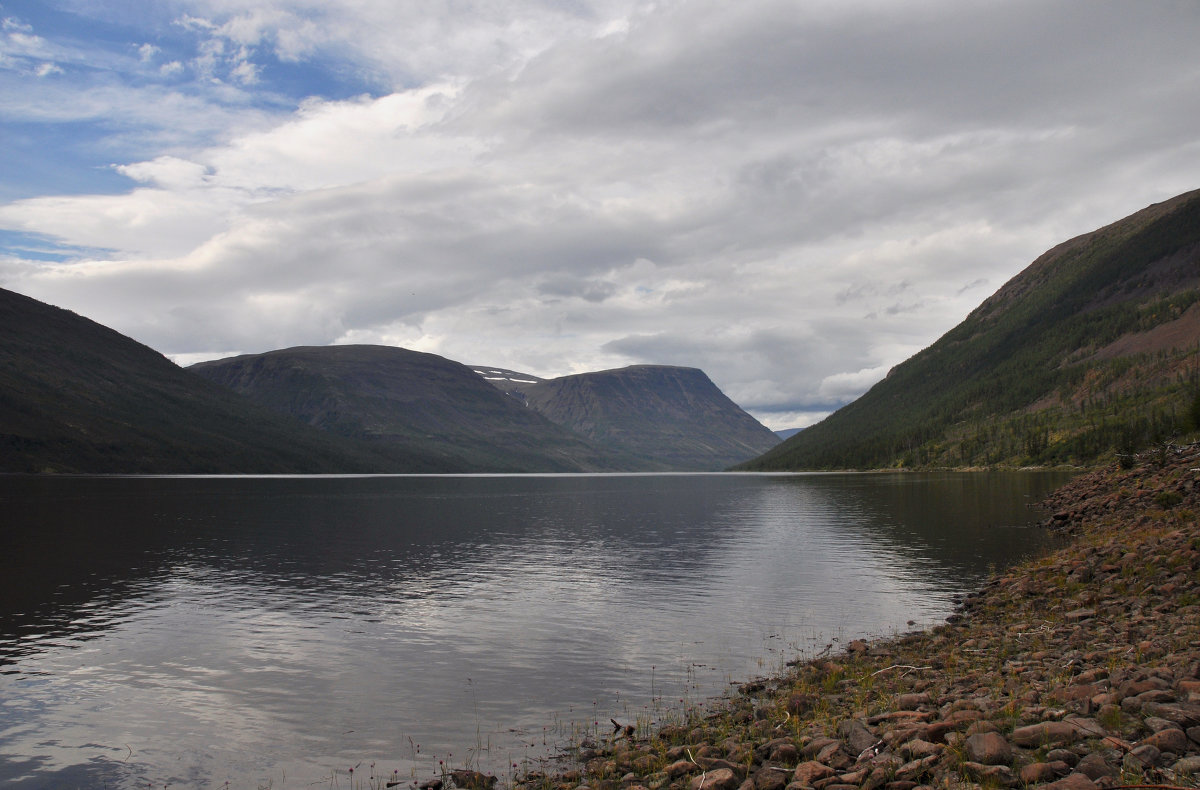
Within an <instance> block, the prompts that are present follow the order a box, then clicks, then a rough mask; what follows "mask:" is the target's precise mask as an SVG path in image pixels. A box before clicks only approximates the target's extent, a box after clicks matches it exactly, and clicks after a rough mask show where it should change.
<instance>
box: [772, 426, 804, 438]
mask: <svg viewBox="0 0 1200 790" xmlns="http://www.w3.org/2000/svg"><path fill="white" fill-rule="evenodd" d="M803 430H804V429H803V428H784V429H783V430H782V431H775V435H776V436H778V437H779V438H780V439H791V438H792V437H793V436H795V435H796V434H798V433H800V432H801V431H803Z"/></svg>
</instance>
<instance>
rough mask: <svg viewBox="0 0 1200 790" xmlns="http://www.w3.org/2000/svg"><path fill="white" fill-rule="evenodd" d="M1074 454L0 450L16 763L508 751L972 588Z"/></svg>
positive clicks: (204, 770) (297, 773)
mask: <svg viewBox="0 0 1200 790" xmlns="http://www.w3.org/2000/svg"><path fill="white" fill-rule="evenodd" d="M1065 480H1066V477H1065V476H1064V475H1061V474H1048V473H963V474H951V473H947V474H929V475H925V474H870V475H781V476H771V475H601V476H586V475H581V476H545V477H543V476H500V477H475V476H470V477H271V478H252V477H234V478H122V477H74V478H55V477H0V512H2V513H3V516H2V518H3V522H2V523H3V528H2V530H0V785H3V786H5V787H17V788H42V787H46V788H49V787H55V788H58V787H111V788H132V787H143V788H145V787H149V786H154V787H163V786H170V787H214V788H220V787H226V786H228V787H234V788H241V787H249V788H255V787H259V786H266V785H269V786H271V787H273V788H281V787H292V788H304V787H310V786H316V787H322V786H324V787H329V786H338V787H347V786H350V777H349V775H348V773H347V771H348V769H349V768H351V767H355V766H357V770H356V773H355V775H354V778H355V780H356V781H359V782H363V781H364V780H365V779H366V778H368V777H369V776H370V774H371V773H372V772H373V773H374V775H375V776H376V777H387V778H392V776H393V772H395V776H396V777H397V778H399V779H402V780H404V782H405V784H408V782H409V781H410V780H413V779H416V780H423V779H426V778H429V777H431V776H433V775H434V774H435V773H436V772H437V769H438V761H439V760H444V761H445V762H446V763H447V764H452V765H454V766H455V767H458V766H461V765H463V764H464V763H467V762H470V763H471V764H472V765H476V766H478V767H481V768H483V769H486V770H491V771H495V772H497V773H501V774H507V773H508V769H509V767H510V766H511V765H512V764H513V763H519V764H521V763H524V762H525V761H538V760H542V759H544V758H546V757H548V756H550V755H552V754H554V753H555V748H556V746H558V745H561V743H562V740H563V739H564V738H568V737H572V736H573V735H577V734H579V733H581V732H585V731H588V730H595V729H596V727H597V725H596V723H597V722H601V723H603V724H601V725H600V727H599V729H600V730H601V731H603V730H604V729H605V728H608V729H611V726H610V725H608V720H609V718H616V719H618V720H619V721H622V722H630V721H634V720H637V719H640V720H642V721H645V720H647V719H656V718H661V717H663V716H667V715H668V709H669V708H674V709H678V708H679V704H680V702H681V701H682V702H683V704H684V705H695V704H700V703H702V701H703V700H705V699H707V698H710V697H713V696H715V695H719V694H720V693H722V692H723V691H724V690H725V689H726V688H727V687H728V684H729V683H731V682H737V681H740V680H745V679H747V678H750V677H753V676H755V675H758V674H762V673H766V672H769V671H772V670H775V669H778V668H779V667H780V666H782V664H783V663H784V662H785V661H787V660H788V659H791V658H794V657H796V656H797V654H802V653H812V652H817V651H819V650H820V649H822V648H823V647H824V646H825V645H827V644H830V643H834V644H835V646H836V644H839V643H844V642H845V641H848V640H849V639H852V638H855V637H858V636H864V635H866V636H870V635H879V634H888V633H893V632H896V631H904V630H908V629H909V627H910V626H909V625H908V623H909V622H910V621H912V622H914V623H916V624H917V625H921V626H926V625H929V624H931V623H933V622H935V621H937V620H940V619H941V618H944V617H945V616H946V615H947V614H948V613H949V612H950V610H951V609H952V605H953V604H952V598H953V596H955V595H956V594H960V593H962V592H965V591H967V590H969V589H971V588H973V587H974V586H976V585H977V584H978V583H979V582H980V580H981V579H982V578H983V577H984V576H985V575H986V573H987V572H988V571H989V569H991V568H995V567H1001V566H1004V565H1006V564H1008V563H1011V562H1013V561H1014V560H1016V559H1018V558H1020V557H1022V556H1026V555H1028V554H1029V553H1032V552H1036V551H1039V550H1042V549H1043V548H1044V547H1046V546H1047V545H1048V543H1047V542H1048V540H1049V538H1048V537H1047V536H1046V535H1045V534H1043V533H1042V532H1041V531H1040V530H1039V529H1037V528H1036V527H1035V526H1033V523H1034V521H1035V520H1036V517H1037V513H1036V511H1033V510H1031V509H1030V505H1031V504H1032V503H1034V502H1036V501H1037V500H1038V499H1039V498H1040V497H1042V496H1043V495H1044V494H1046V493H1047V492H1049V491H1050V490H1051V489H1053V488H1054V487H1056V486H1057V485H1060V484H1061V483H1063V482H1065ZM226 783H228V785H227V784H226Z"/></svg>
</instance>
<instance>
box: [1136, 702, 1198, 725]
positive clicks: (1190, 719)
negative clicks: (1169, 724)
mask: <svg viewBox="0 0 1200 790" xmlns="http://www.w3.org/2000/svg"><path fill="white" fill-rule="evenodd" d="M1138 699H1139V700H1140V699H1141V697H1138ZM1122 704H1124V701H1122ZM1141 708H1142V711H1143V712H1144V713H1145V714H1146V715H1147V716H1154V717H1156V718H1160V719H1166V720H1167V721H1173V722H1175V723H1176V724H1178V725H1179V726H1181V727H1194V726H1196V725H1200V705H1186V706H1185V705H1176V704H1172V703H1169V702H1143V703H1142V706H1141Z"/></svg>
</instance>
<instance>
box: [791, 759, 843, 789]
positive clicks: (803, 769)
mask: <svg viewBox="0 0 1200 790" xmlns="http://www.w3.org/2000/svg"><path fill="white" fill-rule="evenodd" d="M834 773H835V772H834V770H833V769H832V768H830V767H829V766H828V765H825V764H824V763H819V762H817V761H816V760H809V761H808V762H804V763H800V764H799V765H797V766H796V770H794V771H793V772H792V782H793V783H798V784H800V785H803V786H804V787H812V786H813V785H814V784H815V783H816V782H818V781H820V780H821V779H828V778H829V777H831V776H833V775H834Z"/></svg>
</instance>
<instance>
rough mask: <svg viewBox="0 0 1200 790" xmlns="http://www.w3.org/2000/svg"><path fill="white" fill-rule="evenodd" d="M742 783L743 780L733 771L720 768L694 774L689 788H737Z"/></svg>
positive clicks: (708, 789)
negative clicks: (697, 774)
mask: <svg viewBox="0 0 1200 790" xmlns="http://www.w3.org/2000/svg"><path fill="white" fill-rule="evenodd" d="M741 783H742V780H740V779H738V777H737V774H735V773H734V772H733V771H731V770H729V769H728V768H718V769H716V770H714V771H705V772H704V773H702V774H700V775H699V776H693V777H692V781H690V782H688V790H737V786H738V785H740V784H741Z"/></svg>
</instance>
